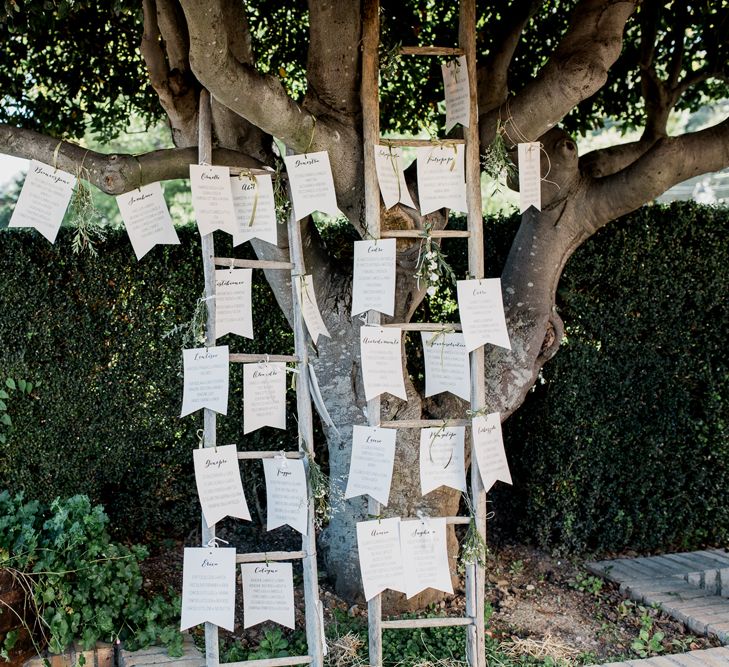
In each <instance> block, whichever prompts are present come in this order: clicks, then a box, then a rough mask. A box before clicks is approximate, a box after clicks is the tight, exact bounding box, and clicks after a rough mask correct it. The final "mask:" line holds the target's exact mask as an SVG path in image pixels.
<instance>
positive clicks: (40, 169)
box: [8, 160, 76, 243]
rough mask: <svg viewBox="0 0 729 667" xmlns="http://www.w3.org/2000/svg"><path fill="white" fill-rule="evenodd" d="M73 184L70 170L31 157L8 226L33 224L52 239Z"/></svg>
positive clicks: (52, 241)
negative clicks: (50, 165) (63, 169)
mask: <svg viewBox="0 0 729 667" xmlns="http://www.w3.org/2000/svg"><path fill="white" fill-rule="evenodd" d="M75 185H76V177H75V176H73V175H72V174H69V173H67V172H65V171H61V170H60V169H54V168H53V167H49V166H48V165H47V164H43V163H42V162H38V161H36V160H31V161H30V166H29V168H28V175H27V176H26V177H25V182H24V183H23V188H22V190H21V191H20V196H19V197H18V201H17V202H16V203H15V208H14V209H13V214H12V216H10V222H9V223H8V226H9V227H32V228H34V229H37V230H38V231H39V232H40V233H41V234H42V235H43V236H44V237H45V238H47V239H48V240H49V241H50V242H51V243H55V242H56V236H57V235H58V230H59V229H60V227H61V222H63V216H64V215H65V214H66V209H67V208H68V202H69V201H71V195H73V188H74V186H75Z"/></svg>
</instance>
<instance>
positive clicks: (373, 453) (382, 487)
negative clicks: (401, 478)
mask: <svg viewBox="0 0 729 667" xmlns="http://www.w3.org/2000/svg"><path fill="white" fill-rule="evenodd" d="M396 437H397V429H394V428H376V427H372V426H358V425H355V426H354V427H353V429H352V458H351V459H350V462H349V477H348V479H347V489H346V491H345V492H344V497H345V498H354V497H355V496H362V495H364V494H367V495H369V496H371V497H372V498H374V499H375V500H376V501H377V502H379V503H382V504H383V505H385V506H387V503H388V500H389V498H390V484H391V482H392V469H393V465H394V462H395V438H396Z"/></svg>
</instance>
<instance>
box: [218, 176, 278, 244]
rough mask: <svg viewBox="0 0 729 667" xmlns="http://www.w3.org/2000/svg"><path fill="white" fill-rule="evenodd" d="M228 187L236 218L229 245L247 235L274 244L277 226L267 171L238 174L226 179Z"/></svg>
mask: <svg viewBox="0 0 729 667" xmlns="http://www.w3.org/2000/svg"><path fill="white" fill-rule="evenodd" d="M230 189H231V192H232V193H233V208H234V210H235V221H236V224H235V232H234V234H233V245H234V246H237V245H240V244H241V243H245V242H246V241H250V240H251V239H260V240H261V241H266V243H271V244H273V245H276V242H277V240H278V239H277V235H278V229H277V227H276V202H275V199H274V196H273V181H272V180H271V177H270V176H269V175H268V174H258V175H251V176H246V175H245V174H241V175H240V176H235V177H233V178H231V179H230Z"/></svg>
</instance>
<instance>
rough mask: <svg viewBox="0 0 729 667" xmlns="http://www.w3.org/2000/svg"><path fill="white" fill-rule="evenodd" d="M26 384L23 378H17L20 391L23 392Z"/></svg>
mask: <svg viewBox="0 0 729 667" xmlns="http://www.w3.org/2000/svg"><path fill="white" fill-rule="evenodd" d="M26 385H27V383H26V381H25V380H18V389H20V391H22V392H23V393H25V387H26Z"/></svg>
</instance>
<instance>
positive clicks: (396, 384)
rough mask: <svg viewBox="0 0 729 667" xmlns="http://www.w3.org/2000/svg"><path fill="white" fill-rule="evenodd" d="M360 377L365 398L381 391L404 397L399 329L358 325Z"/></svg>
mask: <svg viewBox="0 0 729 667" xmlns="http://www.w3.org/2000/svg"><path fill="white" fill-rule="evenodd" d="M359 340H360V350H361V355H362V380H363V382H364V390H365V398H366V400H368V401H369V400H370V399H372V398H374V397H375V396H379V395H380V394H383V393H385V392H388V393H390V394H392V395H393V396H397V397H398V398H402V399H403V400H404V401H406V400H407V398H408V397H407V393H406V392H405V379H404V378H403V370H402V356H401V341H402V331H401V330H400V329H398V328H396V327H387V328H383V327H368V326H364V327H361V328H360V330H359Z"/></svg>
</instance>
